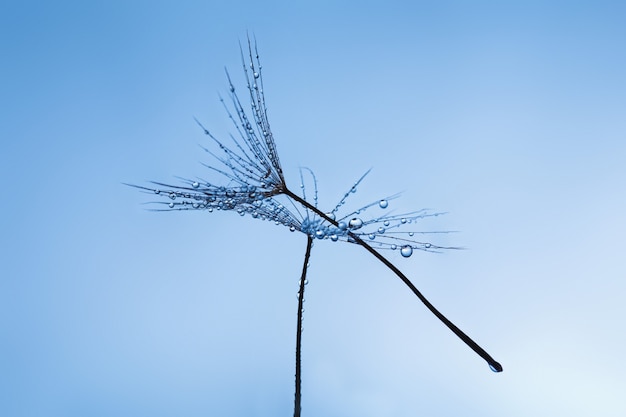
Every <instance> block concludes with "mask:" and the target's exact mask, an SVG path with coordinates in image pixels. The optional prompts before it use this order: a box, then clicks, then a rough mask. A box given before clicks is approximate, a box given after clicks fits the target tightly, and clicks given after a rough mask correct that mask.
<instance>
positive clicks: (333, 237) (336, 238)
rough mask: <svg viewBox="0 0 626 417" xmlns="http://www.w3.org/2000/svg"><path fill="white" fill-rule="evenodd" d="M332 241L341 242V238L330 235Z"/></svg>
mask: <svg viewBox="0 0 626 417" xmlns="http://www.w3.org/2000/svg"><path fill="white" fill-rule="evenodd" d="M330 240H332V241H333V242H336V241H337V240H339V236H337V235H330Z"/></svg>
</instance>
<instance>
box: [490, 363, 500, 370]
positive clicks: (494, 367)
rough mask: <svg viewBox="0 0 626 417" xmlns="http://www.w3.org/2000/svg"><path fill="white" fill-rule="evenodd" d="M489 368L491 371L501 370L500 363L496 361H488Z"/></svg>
mask: <svg viewBox="0 0 626 417" xmlns="http://www.w3.org/2000/svg"><path fill="white" fill-rule="evenodd" d="M489 369H491V370H492V371H493V372H502V365H500V364H499V363H498V362H495V363H490V364H489Z"/></svg>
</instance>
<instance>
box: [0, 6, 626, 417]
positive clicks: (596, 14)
mask: <svg viewBox="0 0 626 417" xmlns="http://www.w3.org/2000/svg"><path fill="white" fill-rule="evenodd" d="M222 3H225V2H210V1H209V2H207V1H204V2H201V1H197V2H191V1H188V2H154V1H134V2H130V1H129V2H126V1H119V2H115V1H106V2H104V1H102V2H101V1H92V2H80V1H76V2H70V1H59V2H29V1H19V2H18V1H3V2H2V4H1V5H0V45H1V46H0V48H1V54H2V64H1V65H0V74H1V76H2V82H1V83H0V89H1V90H0V97H1V103H0V105H1V107H2V108H1V112H0V117H1V118H2V122H1V123H0V136H1V138H2V152H1V153H0V155H1V156H0V162H1V164H0V170H1V178H2V191H3V193H2V194H3V203H2V209H1V210H2V216H0V222H1V224H0V226H1V228H2V238H1V239H2V251H0V257H1V263H2V278H1V279H0V415H3V416H15V417H18V416H19V417H22V416H183V415H184V416H288V415H291V414H292V410H293V372H294V371H293V367H294V345H295V327H296V323H295V320H296V314H295V313H296V302H297V300H296V291H297V284H298V276H299V272H300V268H301V264H300V263H301V261H302V256H303V254H304V248H305V238H304V237H303V236H302V235H299V234H290V233H289V232H288V231H287V230H285V229H284V228H278V227H276V226H274V225H272V224H268V223H263V222H258V221H253V220H252V219H250V218H247V217H245V218H240V217H239V216H237V215H236V214H234V213H214V214H208V213H204V212H197V213H191V212H188V213H152V212H148V211H145V206H142V205H141V203H143V202H145V201H146V200H147V197H146V196H145V195H142V194H140V193H138V192H136V190H133V189H130V188H127V187H124V186H122V185H121V183H122V182H135V183H144V181H147V180H161V181H166V182H174V181H175V179H174V176H175V175H181V176H185V177H194V176H205V175H206V169H205V168H203V167H202V165H201V164H200V163H199V162H202V161H205V162H206V161H208V160H207V155H206V154H204V153H203V152H202V151H201V150H200V149H199V148H198V147H197V144H206V143H207V142H206V138H205V137H204V136H203V135H202V132H201V131H200V130H199V129H198V127H197V126H196V124H195V123H194V121H193V117H194V116H196V117H198V118H199V119H200V120H202V121H203V123H204V124H205V125H207V126H209V127H211V129H212V130H213V131H215V133H217V134H218V135H220V136H224V135H225V134H226V133H227V132H228V129H229V125H228V121H227V118H226V116H225V114H224V112H223V110H222V109H221V107H220V104H219V102H218V100H217V92H218V91H221V92H224V91H226V80H225V76H224V72H223V68H224V66H227V67H229V68H230V71H231V73H232V74H233V77H234V79H235V82H236V83H238V84H239V85H240V83H241V81H242V77H241V72H240V61H239V50H238V43H237V42H238V40H243V39H245V36H246V35H245V34H246V32H247V31H250V32H251V33H254V34H255V35H256V36H257V38H258V41H259V48H260V52H261V59H262V62H263V64H264V77H265V89H266V93H267V100H268V107H269V117H270V122H271V123H272V127H273V131H274V134H275V137H276V142H277V146H278V150H279V152H280V157H281V160H282V163H283V167H284V170H285V172H286V175H287V178H288V182H289V184H291V185H292V187H294V188H295V187H296V186H297V184H298V182H299V180H298V177H297V175H298V174H297V172H298V171H297V169H298V167H300V166H308V167H311V168H312V169H313V170H314V171H315V172H316V175H317V178H318V182H319V187H320V206H321V207H326V208H330V207H332V206H333V204H334V203H335V202H336V201H337V200H338V199H339V198H340V196H341V195H342V193H343V192H344V191H345V190H346V189H348V188H349V187H350V186H351V184H352V182H353V181H354V180H355V179H356V178H358V177H359V176H360V175H361V174H362V173H363V172H364V171H365V170H367V169H368V168H370V167H373V168H374V169H373V171H372V173H371V174H370V176H369V177H368V179H367V180H366V182H365V183H364V184H363V186H362V187H359V191H358V193H357V194H356V195H355V196H354V199H353V200H352V201H350V202H349V205H350V206H351V207H355V208H356V207H358V206H359V205H360V204H362V203H365V202H369V201H371V200H374V199H377V198H379V197H381V196H384V195H389V194H391V193H394V192H397V191H404V194H403V196H402V198H401V199H399V200H395V201H393V205H392V206H393V208H394V209H396V210H400V211H406V210H412V209H418V208H424V207H429V208H433V209H438V210H444V211H448V212H449V214H448V215H447V216H444V217H443V218H440V219H438V220H437V222H434V223H425V224H424V226H425V228H430V227H437V228H446V229H450V230H460V231H461V232H462V233H459V234H454V235H450V236H446V237H445V239H443V242H442V243H447V244H453V245H462V246H465V247H467V248H468V250H465V251H453V252H448V253H444V254H425V253H416V254H415V255H414V256H413V257H411V258H410V259H408V260H405V259H402V258H401V257H399V256H398V255H397V254H390V258H391V260H392V261H393V262H396V263H397V264H398V265H399V266H400V268H401V269H402V270H403V271H404V272H406V274H407V275H408V276H410V277H412V279H413V280H414V282H415V283H416V285H417V286H418V287H419V288H420V289H421V290H422V291H423V292H424V293H425V294H426V295H427V296H428V297H429V298H430V299H431V301H432V302H433V303H434V304H435V305H436V306H438V307H439V308H440V309H441V310H442V311H443V312H444V313H445V314H446V315H448V317H450V318H451V319H452V320H453V321H454V322H455V323H456V324H458V325H459V327H461V328H462V329H464V330H465V331H466V332H467V333H468V334H470V335H471V336H472V337H473V338H475V340H476V341H478V342H479V344H481V345H482V346H484V347H485V348H486V349H487V351H489V352H490V353H491V354H492V355H493V356H494V357H495V358H496V359H498V360H499V361H500V362H501V363H502V364H503V366H504V372H503V373H502V374H494V373H492V372H490V371H489V369H488V367H487V365H486V364H485V363H484V362H483V361H482V360H481V359H480V358H478V357H477V356H476V355H475V354H474V353H473V352H471V351H470V350H469V349H468V348H467V347H466V346H465V345H463V344H462V343H461V342H460V341H459V340H457V339H456V338H455V337H454V335H452V333H450V331H449V330H448V329H446V328H445V327H444V326H443V325H441V323H439V322H438V321H437V320H436V319H435V318H434V317H433V316H432V315H431V314H430V313H429V312H428V311H427V310H426V309H425V308H424V307H423V306H422V305H421V304H420V303H419V302H418V300H417V299H415V297H414V296H413V295H412V294H410V292H409V291H408V290H407V289H406V288H405V287H404V286H403V285H402V284H401V283H400V282H399V280H398V279H397V278H395V277H394V276H393V275H392V274H391V273H390V272H389V271H388V270H386V269H385V267H384V266H383V265H382V264H380V263H379V262H377V261H376V260H375V259H373V258H372V257H371V256H369V255H368V254H367V253H366V252H365V251H364V250H362V249H361V248H359V247H354V246H351V245H348V244H345V243H344V244H332V243H331V242H318V243H317V244H316V246H315V248H314V252H313V257H312V260H311V267H310V284H309V285H308V287H307V296H306V298H307V302H306V312H305V322H304V351H303V355H304V356H303V375H304V379H303V415H304V416H325V417H332V416H342V417H349V416H358V417H368V416H377V417H378V416H416V415H423V416H433V417H434V416H481V417H489V416H494V417H495V416H507V417H515V416H520V417H521V416H535V417H538V416H550V417H552V416H557V415H562V416H569V417H577V416H590V415H601V416H605V417H611V416H613V417H617V416H624V415H626V403H625V402H624V397H623V395H624V392H626V382H625V381H626V378H625V372H626V361H624V356H623V353H624V351H626V331H625V325H624V318H626V307H625V306H624V296H625V295H626V281H625V278H626V262H624V236H625V235H626V216H625V214H624V213H626V192H625V186H624V184H626V168H625V165H626V164H625V163H626V117H625V116H626V82H625V74H626V59H625V58H626V48H625V41H626V25H624V19H625V17H626V7H625V6H624V3H623V2H617V1H616V2H606V1H593V2H592V1H588V2H582V1H552V2H546V1H519V2H495V1H478V2H471V3H470V2H454V1H440V2H415V4H414V3H413V2H408V1H406V2H401V1H391V2H387V3H386V4H385V5H382V4H379V3H378V2H371V1H365V2H332V1H320V2H309V3H304V2H271V1H263V2H260V1H259V2H250V1H232V2H230V3H229V5H224V4H222Z"/></svg>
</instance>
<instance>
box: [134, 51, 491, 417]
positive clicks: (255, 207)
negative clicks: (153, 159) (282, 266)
mask: <svg viewBox="0 0 626 417" xmlns="http://www.w3.org/2000/svg"><path fill="white" fill-rule="evenodd" d="M247 46H248V48H247V54H244V52H243V48H242V49H241V59H242V63H243V70H244V76H245V82H246V87H247V92H246V93H245V96H246V97H240V96H239V95H238V93H237V90H236V88H235V86H234V84H233V82H232V79H231V77H230V74H229V73H228V71H226V78H227V80H228V87H229V88H228V91H229V93H228V102H229V104H227V102H226V101H227V100H225V99H224V98H222V97H220V101H221V103H222V104H223V107H224V109H225V111H226V114H227V116H228V118H229V120H230V121H231V123H232V126H233V129H234V132H235V134H233V135H230V140H229V142H228V143H225V142H224V141H222V140H219V139H217V138H216V137H215V136H214V135H213V134H212V133H211V132H210V131H209V130H208V129H207V128H205V127H204V126H203V125H202V124H201V123H200V122H199V121H198V120H196V122H197V123H198V125H199V126H200V127H201V129H202V130H203V132H204V133H205V135H206V136H208V137H209V138H210V139H211V140H212V142H214V144H215V146H216V148H217V150H215V151H212V150H209V149H208V148H203V149H204V150H205V151H206V152H207V153H208V154H209V155H211V157H212V158H214V159H215V160H216V161H217V162H218V164H217V165H216V166H214V165H211V164H206V165H205V166H206V167H207V168H208V169H209V170H210V171H212V172H213V173H214V174H217V176H218V178H221V180H222V183H223V184H224V185H215V184H213V183H209V182H208V181H206V180H204V179H201V178H198V179H194V180H189V179H185V178H180V179H179V180H180V182H181V183H180V185H170V184H165V183H161V182H152V186H138V185H133V184H127V185H131V186H133V187H136V188H138V189H140V190H142V191H145V192H147V193H151V194H152V195H155V196H157V197H160V198H162V197H167V198H168V199H169V201H167V200H166V201H155V202H154V204H155V205H156V207H157V208H156V209H154V210H156V211H173V210H206V211H207V212H209V213H211V212H213V211H214V210H219V211H235V212H236V213H238V214H239V215H240V216H245V215H246V213H247V214H249V215H250V216H251V217H252V218H253V219H259V220H264V221H272V222H274V223H275V224H277V225H282V226H286V227H287V228H288V229H289V230H290V231H291V232H295V231H299V232H301V233H303V234H305V235H306V236H307V249H306V253H305V261H304V265H303V270H302V276H301V279H300V289H299V292H298V327H297V337H296V339H297V343H296V396H295V411H294V415H295V416H299V415H300V398H301V394H300V349H301V333H302V313H303V311H304V309H303V308H302V304H303V302H304V286H305V284H306V283H307V282H308V280H307V278H306V274H307V268H308V263H309V258H310V254H311V248H312V246H313V241H314V240H330V241H331V242H338V241H344V242H347V243H352V244H357V245H359V246H361V247H363V248H364V249H365V250H367V251H368V252H370V253H371V254H372V255H373V256H374V257H376V258H377V259H378V260H379V261H381V262H382V263H383V264H384V265H385V266H387V267H388V268H389V269H390V270H391V271H392V272H393V273H394V274H395V275H396V276H398V277H399V278H400V279H401V280H402V281H403V282H404V283H405V284H406V285H407V286H408V287H409V289H411V291H412V292H413V293H414V294H415V295H416V296H417V297H418V298H419V299H420V301H422V303H424V305H425V306H426V307H427V308H428V309H429V310H430V311H431V312H432V313H433V314H434V315H435V316H436V317H437V318H438V319H439V320H441V322H443V323H444V324H445V325H446V326H447V327H448V328H449V329H450V330H452V332H454V333H455V334H456V335H457V336H458V337H459V338H460V339H461V340H462V341H463V342H464V343H465V344H467V345H468V346H469V347H470V348H471V349H472V350H474V351H475V352H476V353H477V354H478V355H479V356H481V357H482V358H483V359H484V360H486V361H487V362H488V364H489V366H490V368H491V369H492V370H494V371H496V372H501V371H502V366H501V365H500V364H499V363H498V362H496V361H495V360H494V359H493V358H492V357H491V356H490V355H489V354H488V353H487V352H486V351H485V350H484V349H482V348H481V347H480V346H479V345H477V344H476V343H475V342H474V341H473V340H472V339H470V338H469V337H468V336H467V335H466V334H465V333H463V332H462V331H461V330H460V329H459V328H458V327H456V326H455V325H454V324H453V323H452V322H451V321H450V320H448V319H447V318H446V317H445V316H443V314H441V313H440V312H439V311H438V310H437V309H436V308H435V307H434V306H433V305H432V304H431V303H430V302H429V301H428V300H427V299H426V298H425V297H424V296H423V295H422V294H421V292H420V291H419V290H418V289H417V288H416V287H415V286H414V285H413V283H412V282H411V281H410V280H409V279H408V278H407V277H406V276H405V275H404V274H403V273H402V272H401V271H400V270H399V269H398V268H397V267H396V266H395V265H393V264H392V263H391V262H390V261H389V260H387V259H386V258H385V257H383V256H382V255H381V254H380V253H379V251H380V250H391V251H396V250H397V249H398V247H400V254H401V256H402V257H404V258H408V257H410V256H411V255H412V254H413V252H414V250H422V251H427V252H437V251H441V250H446V249H459V248H457V247H447V246H439V245H435V244H433V243H432V242H427V241H425V242H422V241H417V240H414V239H413V238H414V236H415V233H419V234H420V235H426V234H437V233H449V232H446V231H435V232H432V231H414V230H411V231H400V230H399V229H401V228H404V227H406V226H407V225H412V224H415V223H416V222H417V221H418V220H422V219H426V218H429V217H436V216H439V215H441V214H443V213H442V212H431V211H429V210H425V209H424V210H417V211H413V212H408V213H402V214H393V213H388V214H385V215H383V216H379V217H376V216H374V217H370V216H366V214H368V213H370V212H369V211H368V209H371V208H372V207H375V208H378V209H387V208H388V206H389V201H390V200H393V199H395V198H397V197H398V195H392V196H388V197H385V198H382V199H378V200H376V201H374V202H372V203H370V204H368V205H365V206H363V207H360V208H358V209H356V210H353V211H351V212H347V213H345V214H343V215H340V212H343V211H345V210H344V209H343V207H344V206H345V204H346V201H347V200H348V198H349V197H350V196H351V195H353V194H354V193H356V192H357V187H358V186H359V185H360V184H361V182H362V181H363V180H364V178H365V177H366V176H367V175H368V173H369V171H367V172H366V173H365V174H363V176H361V177H360V178H359V179H358V180H357V181H356V182H355V183H354V184H353V185H352V186H351V187H350V188H349V189H348V191H347V192H346V193H345V194H344V195H343V196H342V197H341V198H340V199H339V201H338V203H337V204H336V206H335V207H334V208H333V209H332V210H331V211H329V212H323V211H322V210H320V209H319V208H318V206H317V203H318V200H317V181H316V180H315V176H314V174H313V172H312V171H311V170H309V169H308V168H303V169H301V170H300V180H301V181H300V184H301V187H300V188H301V192H302V196H300V195H298V194H296V193H294V192H292V191H291V189H289V188H288V187H287V184H286V182H285V178H284V175H283V170H282V167H281V164H280V160H279V158H278V153H277V151H276V145H275V142H274V136H273V134H272V130H271V128H270V124H269V121H268V118H267V109H266V104H265V95H264V92H263V75H262V71H261V68H262V67H261V62H260V60H259V55H258V52H257V49H256V45H254V47H253V46H252V43H251V41H250V39H248V44H247ZM244 99H245V101H246V102H249V103H250V107H249V109H250V110H249V113H248V112H247V111H246V110H245V109H244V106H243V104H242V102H243V100H244ZM303 172H307V173H308V174H310V176H311V177H312V179H313V185H314V193H313V202H312V203H311V202H310V201H309V200H308V199H307V196H306V187H305V186H304V178H303ZM217 182H218V183H219V181H217ZM154 186H156V187H158V188H155V187H154ZM365 236H367V238H368V240H369V243H366V242H365V240H364V239H365ZM407 236H408V237H407Z"/></svg>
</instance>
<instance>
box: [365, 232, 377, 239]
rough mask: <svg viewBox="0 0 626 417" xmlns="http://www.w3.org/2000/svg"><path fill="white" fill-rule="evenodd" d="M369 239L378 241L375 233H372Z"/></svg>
mask: <svg viewBox="0 0 626 417" xmlns="http://www.w3.org/2000/svg"><path fill="white" fill-rule="evenodd" d="M367 237H369V238H370V240H374V239H376V235H375V234H374V233H370V234H369V235H367Z"/></svg>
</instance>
